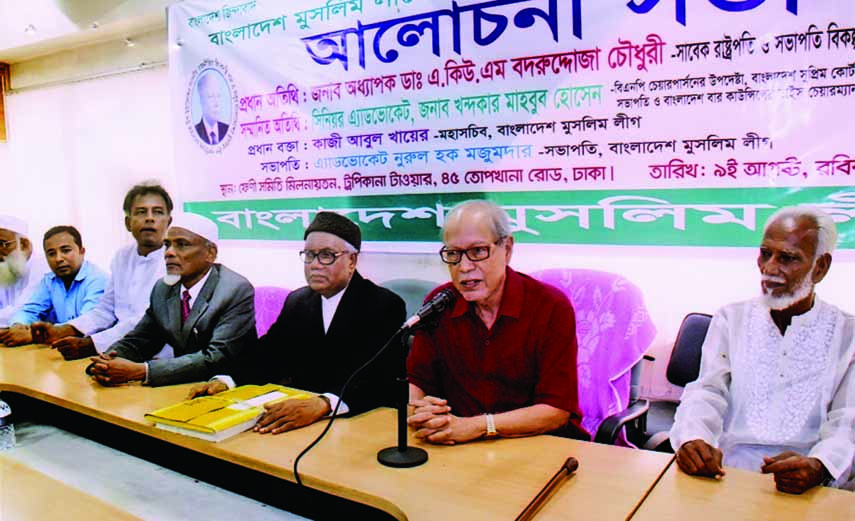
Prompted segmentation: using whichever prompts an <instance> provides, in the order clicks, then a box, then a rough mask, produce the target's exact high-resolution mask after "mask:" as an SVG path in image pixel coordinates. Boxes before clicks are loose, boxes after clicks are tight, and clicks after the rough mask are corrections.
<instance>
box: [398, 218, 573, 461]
mask: <svg viewBox="0 0 855 521" xmlns="http://www.w3.org/2000/svg"><path fill="white" fill-rule="evenodd" d="M442 238H443V243H444V246H443V247H442V249H441V250H440V256H441V257H442V260H443V262H445V263H446V264H447V265H448V271H449V273H450V275H451V282H450V283H446V284H444V285H443V286H440V287H439V288H436V289H435V290H434V291H433V292H432V293H431V294H430V295H428V299H430V298H432V297H433V295H435V294H436V293H438V292H439V291H442V290H444V289H446V288H453V289H452V291H453V292H454V294H455V296H456V297H457V299H456V301H455V303H454V305H453V306H451V307H450V308H449V309H447V310H445V311H444V312H443V313H442V315H441V316H440V317H439V319H438V324H437V327H436V328H435V329H434V330H431V331H428V330H423V331H419V332H418V333H417V334H416V336H415V341H414V344H413V349H412V351H411V352H410V356H409V358H408V360H407V373H408V376H409V378H410V405H411V407H412V414H411V415H410V416H409V419H408V423H409V425H410V427H411V428H412V429H414V430H415V435H416V436H417V437H418V438H421V439H424V440H426V441H428V442H432V443H441V444H455V443H465V442H467V441H472V440H476V439H479V438H485V437H487V438H489V437H496V436H504V437H520V436H532V435H535V434H542V433H547V432H549V433H554V434H563V435H569V436H573V437H577V438H582V439H588V438H589V437H588V435H587V434H586V433H585V432H584V431H583V430H582V429H581V428H580V427H579V425H580V423H579V420H580V419H581V416H580V414H579V405H578V396H577V384H576V351H577V345H576V320H575V317H574V314H573V307H572V306H571V305H570V302H569V301H568V300H567V297H566V296H565V295H564V294H563V293H562V292H560V291H559V290H557V289H555V288H553V287H551V286H548V285H546V284H543V283H541V282H539V281H537V280H535V279H533V278H531V277H529V276H528V275H524V274H522V273H518V272H516V271H514V270H513V269H511V268H510V267H509V266H508V264H509V263H510V260H511V254H512V252H513V248H514V238H513V236H512V235H511V233H510V224H509V222H508V216H507V214H506V213H505V211H504V210H502V209H501V208H500V207H498V206H496V205H495V204H493V203H491V202H489V201H467V202H465V203H461V204H459V205H458V206H456V207H455V208H454V209H452V210H451V212H450V213H449V214H448V217H447V219H446V222H445V226H444V227H443V230H442Z"/></svg>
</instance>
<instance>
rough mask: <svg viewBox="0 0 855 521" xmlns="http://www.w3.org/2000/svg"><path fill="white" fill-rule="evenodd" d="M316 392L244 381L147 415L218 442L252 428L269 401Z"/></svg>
mask: <svg viewBox="0 0 855 521" xmlns="http://www.w3.org/2000/svg"><path fill="white" fill-rule="evenodd" d="M312 396H314V395H313V394H311V393H307V392H305V391H300V390H298V389H291V388H290V387H283V386H281V385H276V384H267V385H242V386H240V387H235V388H234V389H230V390H228V391H224V392H222V393H219V394H215V395H213V396H200V397H198V398H193V399H192V400H187V401H184V402H181V403H179V404H176V405H170V406H169V407H164V408H163V409H158V410H156V411H153V412H150V413H148V414H146V415H145V418H146V419H147V420H150V421H152V422H153V423H154V426H155V427H157V428H159V429H164V430H167V431H172V432H177V433H179V434H185V435H187V436H193V437H196V438H201V439H203V440H208V441H214V442H216V441H222V440H225V439H227V438H230V437H232V436H234V435H235V434H238V433H241V432H243V431H245V430H247V429H250V428H252V426H253V425H255V422H256V420H258V418H259V417H260V416H261V415H262V414H264V405H265V404H268V403H272V402H277V401H281V400H292V399H305V398H311V397H312Z"/></svg>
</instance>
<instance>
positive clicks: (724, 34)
mask: <svg viewBox="0 0 855 521" xmlns="http://www.w3.org/2000/svg"><path fill="white" fill-rule="evenodd" d="M168 16H169V40H170V55H169V60H170V61H169V68H170V72H169V76H170V82H171V91H172V92H173V93H174V97H173V105H174V106H173V111H172V112H173V114H174V119H173V123H174V130H175V132H174V135H175V136H176V146H175V151H176V165H177V169H176V171H177V172H178V173H179V179H180V187H179V189H180V196H181V197H182V199H183V200H185V201H188V204H187V208H188V209H189V210H190V211H194V212H198V213H200V214H203V215H207V216H209V217H211V218H212V219H214V220H215V221H217V222H218V224H219V226H220V228H221V233H222V234H223V236H224V237H225V238H232V239H248V240H295V239H297V240H299V239H300V238H302V230H303V228H304V226H305V225H306V224H307V223H308V221H309V220H310V219H311V218H312V215H313V213H314V212H315V211H317V210H318V209H319V208H329V209H336V210H339V211H342V212H347V213H349V214H350V215H351V217H353V218H354V219H356V220H358V221H360V224H361V225H362V226H363V230H364V231H365V234H366V239H367V240H369V241H372V240H383V241H387V242H388V241H400V242H402V243H418V242H420V241H430V242H431V243H433V242H434V241H435V240H436V230H437V227H438V226H441V224H442V220H443V218H444V215H445V211H446V210H447V209H448V208H449V207H450V206H452V205H453V204H454V203H455V202H456V201H459V200H462V199H466V198H471V197H489V198H491V199H494V200H496V201H498V202H499V203H500V204H502V205H503V206H504V207H505V208H507V209H508V211H509V214H510V215H511V218H512V220H513V222H514V225H515V227H516V230H517V236H518V239H519V240H522V241H528V242H542V243H588V244H650V245H659V244H671V245H705V246H717V245H722V246H723V245H729V246H739V245H745V246H749V245H750V246H754V245H756V243H757V235H758V233H759V232H758V226H759V224H760V223H762V221H763V220H764V219H765V217H766V216H767V215H768V214H769V213H771V212H772V211H774V210H775V209H776V208H777V207H779V206H782V205H786V204H802V203H812V204H820V205H823V206H825V207H826V208H827V209H828V210H829V211H831V212H832V213H833V214H834V216H835V219H836V220H837V221H838V223H839V225H840V227H841V231H842V232H843V233H842V234H841V235H842V239H843V240H842V246H843V247H848V248H852V247H855V237H853V236H852V235H853V234H852V221H851V219H852V216H853V215H855V189H851V188H849V185H850V184H851V181H850V176H851V175H852V174H853V173H854V172H855V149H853V147H852V138H851V137H852V135H853V133H855V122H853V121H854V120H853V118H852V117H851V115H852V107H853V101H855V4H853V3H852V2H837V1H833V0H817V1H814V2H806V1H804V0H802V1H801V2H799V1H798V0H765V1H764V0H698V1H696V2H693V3H692V5H687V2H685V0H662V1H659V0H630V1H629V2H600V1H596V2H595V1H593V0H587V1H585V0H490V1H481V2H478V1H463V0H461V1H456V0H344V1H341V0H329V1H322V0H303V1H300V2H280V1H270V0H268V1H265V0H254V1H250V2H243V3H231V4H227V5H223V4H222V3H219V2H217V3H215V2H208V1H190V0H186V1H184V2H180V3H178V4H175V5H173V6H171V7H170V9H169V15H168ZM416 249H417V248H416Z"/></svg>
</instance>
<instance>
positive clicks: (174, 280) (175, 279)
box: [162, 273, 181, 286]
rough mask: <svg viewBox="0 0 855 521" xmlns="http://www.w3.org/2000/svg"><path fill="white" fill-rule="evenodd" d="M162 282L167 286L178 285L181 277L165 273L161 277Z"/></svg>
mask: <svg viewBox="0 0 855 521" xmlns="http://www.w3.org/2000/svg"><path fill="white" fill-rule="evenodd" d="M162 280H163V283H164V284H166V285H167V286H174V285H176V284H178V283H179V282H181V275H178V274H176V273H167V274H166V275H164V276H163V279H162Z"/></svg>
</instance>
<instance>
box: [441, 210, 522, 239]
mask: <svg viewBox="0 0 855 521" xmlns="http://www.w3.org/2000/svg"><path fill="white" fill-rule="evenodd" d="M464 222H466V223H478V224H479V225H480V226H484V227H485V228H486V229H488V230H490V232H491V233H492V235H493V240H497V239H500V238H502V237H508V236H510V235H511V224H510V221H509V220H508V214H507V213H506V212H505V211H504V210H502V208H500V207H499V206H498V205H497V204H496V203H494V202H492V201H484V200H473V201H465V202H463V203H460V204H458V205H457V206H455V207H454V208H452V209H451V211H450V212H448V216H446V218H445V225H444V226H443V227H442V240H443V242H447V240H448V233H449V230H451V229H453V228H457V227H459V226H460V224H461V223H464Z"/></svg>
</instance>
